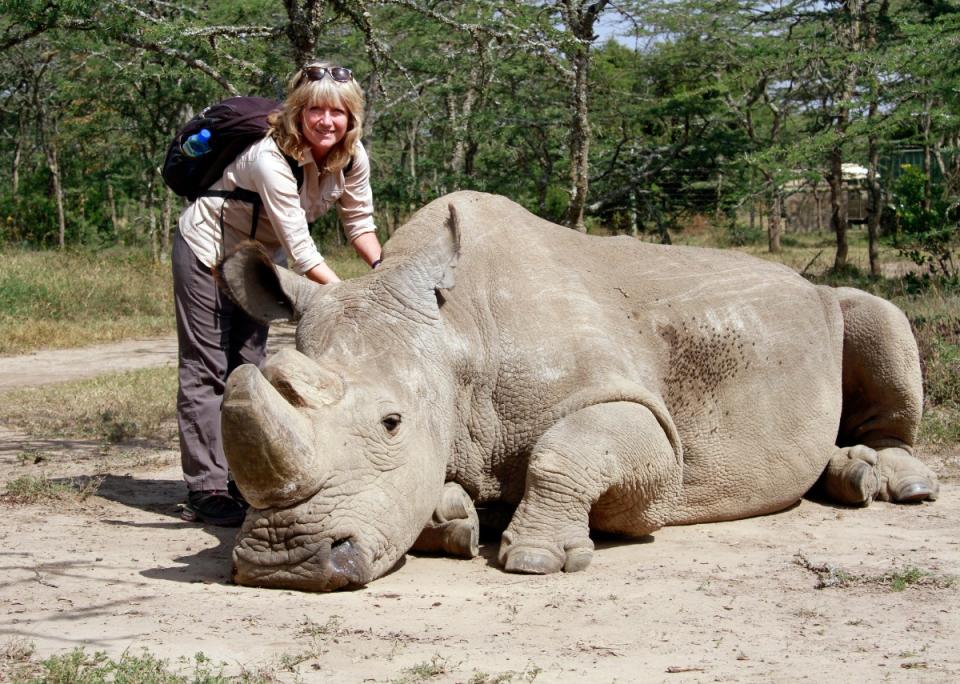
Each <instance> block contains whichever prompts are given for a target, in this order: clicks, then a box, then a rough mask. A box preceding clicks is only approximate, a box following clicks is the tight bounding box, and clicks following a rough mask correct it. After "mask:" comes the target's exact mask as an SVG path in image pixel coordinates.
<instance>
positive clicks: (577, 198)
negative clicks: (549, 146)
mask: <svg viewBox="0 0 960 684" xmlns="http://www.w3.org/2000/svg"><path fill="white" fill-rule="evenodd" d="M588 50H589V48H588V47H583V48H581V49H580V50H579V51H577V53H576V55H575V56H574V60H573V64H574V67H573V68H574V90H573V119H572V121H571V125H570V207H569V208H568V209H567V225H568V226H569V227H571V228H574V229H576V230H579V231H580V232H581V233H585V232H586V231H587V227H586V225H585V224H584V222H583V209H584V207H585V206H586V204H587V192H588V191H589V189H590V188H589V185H590V180H589V176H588V174H589V171H590V166H589V154H590V122H589V116H588V111H587V88H588V82H587V76H588V71H589V66H590V56H589V52H588Z"/></svg>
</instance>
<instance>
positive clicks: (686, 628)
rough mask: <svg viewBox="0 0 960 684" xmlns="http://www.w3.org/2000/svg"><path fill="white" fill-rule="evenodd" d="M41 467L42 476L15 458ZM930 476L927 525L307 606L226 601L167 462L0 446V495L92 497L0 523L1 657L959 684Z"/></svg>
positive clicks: (616, 552) (416, 570)
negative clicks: (90, 488)
mask: <svg viewBox="0 0 960 684" xmlns="http://www.w3.org/2000/svg"><path fill="white" fill-rule="evenodd" d="M278 341H279V342H280V343H283V341H284V338H278ZM286 341H287V342H289V336H287V338H286ZM157 344H159V345H166V352H159V351H156V349H155V348H154V346H153V343H150V342H147V341H139V342H137V343H136V345H137V346H136V347H135V348H134V349H129V348H126V351H123V352H122V353H121V352H120V351H119V348H118V347H117V346H115V345H111V346H108V347H101V348H92V349H87V350H82V351H79V350H72V351H69V352H58V353H54V352H47V353H44V354H43V355H42V358H43V363H42V364H39V363H34V362H32V361H31V359H34V361H35V360H36V357H37V355H32V356H31V357H19V358H9V357H8V358H6V359H2V360H0V388H6V387H9V386H10V385H9V384H6V383H8V382H13V381H12V380H10V377H9V375H10V374H12V373H14V372H18V373H20V375H18V376H17V378H18V380H17V381H16V383H15V384H17V385H19V386H22V385H23V384H25V383H29V384H39V383H41V382H43V381H45V380H47V379H51V378H60V379H63V378H65V377H66V372H65V371H64V369H65V368H67V367H69V368H76V367H78V366H79V367H82V368H83V369H84V372H85V373H88V374H89V373H95V372H103V371H105V370H115V369H116V368H117V367H118V364H121V363H130V364H134V365H128V366H124V367H134V366H135V365H136V364H139V365H154V364H156V363H169V362H170V358H171V357H170V355H171V354H172V353H174V351H175V350H174V348H173V345H172V344H171V341H170V340H161V341H159V342H158V343H157ZM131 357H133V358H135V359H139V360H138V361H134V360H131ZM120 359H125V360H124V361H121V360H120ZM14 369H16V371H15V370H14ZM24 378H26V379H24ZM0 391H2V389H0ZM2 400H3V397H2V394H0V401H2ZM0 430H2V428H0ZM34 452H42V454H43V459H42V460H41V462H39V463H35V462H34V460H35V459H34V458H32V457H29V458H28V457H25V456H24V454H25V453H30V454H33V453H34ZM924 457H925V459H926V460H927V461H928V462H929V463H930V464H931V466H932V467H934V469H935V470H937V471H938V472H939V473H940V474H941V476H942V477H943V489H942V492H941V498H940V500H939V501H937V502H935V503H932V504H921V505H914V506H897V505H891V504H883V503H879V504H873V505H872V506H870V507H869V508H866V509H847V508H840V507H836V506H832V505H828V504H823V503H817V502H813V501H806V500H804V501H802V502H800V503H799V504H798V505H796V506H795V507H793V508H791V509H790V510H787V511H784V512H782V513H779V514H777V515H771V516H766V517H762V518H754V519H750V520H742V521H736V522H728V523H715V524H709V525H696V526H690V527H676V528H668V529H664V530H661V531H660V532H657V533H656V534H655V535H653V536H652V537H650V538H647V539H644V540H640V541H624V540H598V543H597V549H598V550H597V552H596V554H595V556H594V560H593V564H592V565H591V566H590V568H589V569H588V570H587V571H586V572H582V573H575V574H569V575H568V574H559V575H553V576H547V577H527V576H518V575H508V574H505V573H503V572H501V571H500V570H499V569H498V568H497V566H496V563H495V557H496V543H495V542H494V541H490V542H488V543H486V544H484V545H483V547H482V550H481V556H480V557H478V558H476V559H474V560H472V561H466V560H454V559H447V558H439V557H430V556H417V555H408V556H407V557H406V559H405V561H404V562H403V563H401V565H400V566H399V567H398V568H396V569H395V571H394V572H392V573H391V574H389V575H388V576H386V577H384V578H381V579H380V580H377V581H376V582H374V583H373V584H371V585H370V586H368V587H366V588H364V589H360V590H356V591H350V592H342V593H335V594H302V593H296V592H290V591H275V590H256V589H249V588H244V587H238V586H234V585H232V584H231V583H230V581H229V570H230V552H231V548H232V542H233V536H234V531H233V530H226V529H220V528H214V527H203V526H198V525H193V524H187V523H184V522H182V521H181V520H180V518H179V509H178V504H179V503H180V501H181V500H182V498H183V495H184V490H183V486H182V483H181V481H180V472H179V468H178V466H177V454H175V453H173V452H147V453H140V454H139V455H138V456H137V457H135V458H132V457H130V456H129V455H126V456H123V457H118V456H117V455H116V454H115V453H114V452H104V450H103V449H102V448H101V447H100V446H99V445H97V444H93V443H84V442H61V441H57V440H38V439H32V438H28V437H25V436H23V435H20V434H17V433H14V432H11V431H9V430H3V431H0V482H7V481H9V480H11V479H13V478H15V477H18V476H20V475H26V474H32V475H39V474H41V473H43V474H46V475H47V476H48V477H51V478H81V479H80V481H81V482H82V481H85V480H84V478H91V477H98V478H99V477H102V481H100V483H99V487H98V488H97V489H96V493H95V494H94V495H93V496H91V497H89V498H88V499H86V500H85V501H83V502H75V503H66V504H62V505H60V504H58V505H50V504H45V505H12V504H10V503H9V502H6V503H0V512H2V514H3V516H4V518H5V520H6V523H5V524H3V525H2V526H0V647H2V646H3V644H4V643H9V642H10V640H12V639H17V638H22V639H27V640H30V641H32V642H33V643H34V644H35V646H36V648H37V654H38V656H39V657H46V656H48V655H51V654H54V653H63V652H64V651H66V650H69V649H71V648H73V647H76V646H83V647H86V648H88V649H89V650H104V651H106V652H107V653H109V654H111V655H112V656H119V655H120V654H121V653H123V652H124V651H129V652H131V653H134V654H136V653H138V652H139V649H141V648H146V649H149V650H150V651H151V652H152V653H154V654H156V655H161V656H163V657H167V658H172V659H176V658H178V657H180V656H187V657H192V656H193V654H195V653H197V652H203V653H204V654H205V655H206V656H208V657H210V658H213V659H215V660H219V661H224V662H225V663H227V671H228V672H230V673H238V672H240V671H241V670H242V669H246V670H247V671H257V670H262V671H264V672H269V673H272V675H273V676H275V677H277V678H278V679H280V680H283V681H308V682H312V681H325V682H326V681H336V682H367V681H372V682H387V681H407V682H413V681H426V679H425V677H426V674H425V673H426V671H427V670H428V669H429V670H431V671H433V672H438V674H436V675H435V676H434V677H432V678H430V679H429V681H438V682H469V681H473V682H477V683H479V682H483V681H488V682H493V681H516V682H521V681H530V680H533V679H534V678H535V680H536V681H537V682H581V681H586V682H614V681H618V682H636V681H643V682H646V681H655V682H678V683H686V682H770V681H776V682H780V681H791V682H792V681H796V680H810V681H823V680H824V679H827V678H830V679H833V680H835V681H902V682H916V681H920V682H956V681H960V648H958V646H957V645H958V643H960V639H958V637H960V577H958V576H960V522H958V521H960V454H958V453H957V451H956V450H955V449H953V450H948V451H945V452H942V453H938V454H928V455H925V456H924ZM909 568H916V569H919V570H921V571H923V572H924V573H929V574H927V575H924V576H923V577H922V578H921V579H920V581H919V582H917V583H915V584H912V585H910V586H907V587H906V588H905V589H903V590H902V591H895V590H894V589H893V588H892V587H891V583H890V577H891V575H893V574H896V573H903V572H904V571H906V570H907V569H909ZM950 577H958V579H956V580H955V581H953V582H952V584H951V582H950V581H949V578H950ZM841 579H845V580H846V581H845V582H843V581H840V580H841ZM823 584H827V585H829V586H825V587H821V585H823ZM818 587H821V588H818ZM423 665H430V668H423V667H421V668H420V670H419V672H420V673H421V674H419V675H418V674H415V673H414V672H413V670H411V669H410V668H414V667H416V666H423ZM498 677H501V678H500V679H498ZM3 679H4V677H3V673H2V672H0V681H3Z"/></svg>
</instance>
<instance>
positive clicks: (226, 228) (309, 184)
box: [179, 136, 376, 274]
mask: <svg viewBox="0 0 960 684" xmlns="http://www.w3.org/2000/svg"><path fill="white" fill-rule="evenodd" d="M300 166H301V168H302V169H303V186H302V187H301V188H300V192H299V193H298V192H297V180H296V178H295V177H294V175H293V171H292V170H291V169H290V165H289V164H288V163H287V160H286V159H285V158H284V156H283V154H282V153H281V152H280V149H279V148H278V147H277V143H276V142H275V141H274V140H273V138H271V137H269V136H267V137H265V138H263V140H260V141H258V142H256V143H254V144H252V145H250V147H248V148H247V149H246V150H244V151H243V152H242V153H240V155H239V156H238V157H237V158H236V159H234V160H233V161H232V162H231V163H230V165H229V166H227V168H226V169H225V170H224V172H223V177H222V178H221V179H220V180H219V181H217V182H216V183H214V184H213V185H212V186H210V189H211V190H233V189H235V188H238V187H239V188H244V189H247V190H253V191H254V192H256V193H257V194H259V195H260V198H261V199H262V200H263V207H262V208H261V210H260V218H259V220H258V221H257V234H256V239H257V241H258V242H260V243H262V244H263V245H264V247H266V248H267V250H268V251H269V252H271V253H272V254H273V255H274V257H275V258H279V257H280V255H281V254H285V255H286V257H287V263H288V266H289V267H290V268H291V269H292V270H293V271H295V272H296V273H298V274H303V273H306V272H307V271H309V270H310V269H311V268H313V267H314V266H316V265H317V264H319V263H321V262H322V261H323V257H322V256H321V255H320V252H319V251H318V250H317V246H316V244H315V243H314V241H313V238H312V237H311V236H310V229H309V226H308V224H309V222H311V221H314V220H315V219H317V218H318V217H319V216H321V215H322V214H324V213H326V212H327V211H329V209H330V207H332V206H334V205H336V207H337V213H338V214H339V216H340V222H341V224H342V225H343V231H344V233H345V234H346V236H347V239H348V240H349V241H351V242H352V241H353V240H354V239H355V238H356V237H357V236H358V235H361V234H363V233H370V232H373V231H375V230H376V225H374V222H373V192H372V191H371V189H370V160H369V158H368V157H367V153H366V151H365V150H364V149H363V145H359V144H358V145H357V146H356V148H355V149H354V152H353V164H352V166H351V168H350V173H349V174H348V177H347V178H344V175H343V172H342V171H338V172H337V173H323V174H321V172H320V170H319V169H318V167H317V164H316V162H315V161H314V160H313V155H312V154H311V152H310V149H309V148H307V149H306V150H305V151H304V159H303V161H302V162H300ZM221 211H222V212H223V232H222V234H221V230H220V215H221V214H220V212H221ZM252 221H253V205H251V204H250V203H249V202H242V201H239V200H224V199H223V198H221V197H200V198H198V199H197V201H196V202H193V203H192V204H191V205H190V206H188V207H187V208H186V209H184V211H183V213H182V214H180V221H179V226H180V234H181V235H183V239H184V240H185V241H186V243H187V244H188V245H189V246H190V249H191V250H192V251H193V253H194V255H195V256H196V257H197V259H198V260H199V261H200V262H201V263H202V264H204V265H206V266H213V265H214V264H216V263H217V262H218V261H220V259H221V258H222V257H223V256H224V254H228V253H229V252H230V251H231V250H232V249H233V248H235V247H236V246H237V245H238V244H239V243H240V242H242V241H244V240H248V239H249V238H250V228H251V225H252Z"/></svg>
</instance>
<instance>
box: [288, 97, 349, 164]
mask: <svg viewBox="0 0 960 684" xmlns="http://www.w3.org/2000/svg"><path fill="white" fill-rule="evenodd" d="M349 123H350V113H349V112H348V111H347V110H346V109H345V108H343V107H337V106H334V105H327V104H316V105H312V106H310V107H305V108H304V109H303V110H302V111H301V113H300V126H301V128H302V129H303V137H304V138H306V140H307V144H309V145H310V149H311V150H313V158H314V160H316V161H318V162H319V161H321V160H322V159H323V158H324V157H326V156H327V153H328V152H330V150H331V149H333V147H334V146H335V145H336V144H337V143H338V142H340V141H341V140H343V136H345V135H346V134H347V126H348V125H349Z"/></svg>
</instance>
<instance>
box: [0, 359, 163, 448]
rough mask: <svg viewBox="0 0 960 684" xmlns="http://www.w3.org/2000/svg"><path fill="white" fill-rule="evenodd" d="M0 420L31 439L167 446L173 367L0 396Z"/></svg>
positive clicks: (144, 370) (25, 390) (128, 372)
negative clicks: (66, 439) (0, 399)
mask: <svg viewBox="0 0 960 684" xmlns="http://www.w3.org/2000/svg"><path fill="white" fill-rule="evenodd" d="M0 396H2V401H0V421H2V422H3V423H5V424H7V425H9V426H11V427H15V428H18V429H20V430H23V431H24V432H27V433H29V434H31V435H36V436H41V437H49V436H57V437H65V438H70V439H94V440H100V441H103V442H106V443H111V444H118V443H133V442H139V443H145V444H149V445H153V446H159V447H171V446H173V445H174V444H175V440H176V437H177V426H176V419H175V418H176V399H177V369H176V368H173V367H167V368H149V369H143V370H134V371H124V372H121V373H110V374H108V375H101V376H98V377H95V378H91V379H88V380H78V381H74V382H69V383H63V384H57V385H47V386H44V387H37V388H31V389H24V390H15V391H11V392H5V393H4V394H3V395H0Z"/></svg>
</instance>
